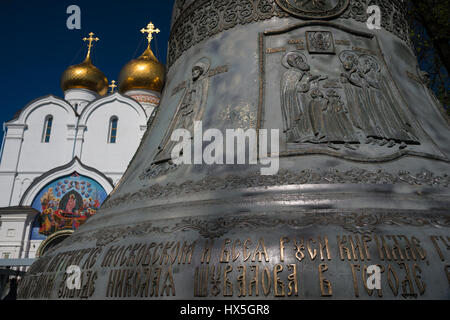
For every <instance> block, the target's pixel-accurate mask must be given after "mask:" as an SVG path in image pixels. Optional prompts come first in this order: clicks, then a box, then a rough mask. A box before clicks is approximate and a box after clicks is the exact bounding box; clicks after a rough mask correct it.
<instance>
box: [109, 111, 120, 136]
mask: <svg viewBox="0 0 450 320" xmlns="http://www.w3.org/2000/svg"><path fill="white" fill-rule="evenodd" d="M118 122H119V118H117V117H116V116H114V117H111V119H110V120H109V137H108V141H109V143H116V141H117V124H118Z"/></svg>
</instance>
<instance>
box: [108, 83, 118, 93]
mask: <svg viewBox="0 0 450 320" xmlns="http://www.w3.org/2000/svg"><path fill="white" fill-rule="evenodd" d="M109 87H110V88H111V92H110V93H114V89H115V88H117V85H116V81H115V80H113V81H111V84H110V85H109Z"/></svg>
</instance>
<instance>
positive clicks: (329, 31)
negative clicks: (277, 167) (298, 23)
mask: <svg viewBox="0 0 450 320" xmlns="http://www.w3.org/2000/svg"><path fill="white" fill-rule="evenodd" d="M290 29H291V28H289V29H287V30H290ZM272 31H273V32H272ZM292 39H305V42H306V44H307V46H306V48H302V47H299V46H298V44H296V43H295V41H293V40H292ZM335 39H339V41H340V43H343V42H345V43H346V44H349V45H346V46H341V45H336V43H335ZM260 41H261V42H262V43H261V44H262V46H261V52H260V55H264V59H263V60H262V61H264V63H263V64H261V69H260V76H261V96H260V112H261V114H260V119H261V121H260V123H259V127H260V128H268V129H276V128H279V129H282V132H280V137H281V138H280V141H281V145H280V151H281V154H282V155H293V154H329V155H333V156H339V157H343V158H346V159H350V160H361V161H385V160H391V159H395V158H398V157H401V156H403V155H405V154H411V155H415V156H424V157H429V158H434V159H441V160H445V161H448V159H447V158H446V157H445V156H444V155H443V154H442V153H441V152H440V151H439V149H438V147H437V146H436V145H435V144H434V143H433V141H431V140H430V138H429V137H428V135H427V134H426V133H425V131H424V130H423V129H422V127H421V125H420V119H415V118H414V116H413V114H412V113H411V111H410V107H409V106H408V105H407V103H406V101H405V99H404V98H403V97H402V95H401V93H400V90H399V89H398V87H397V85H396V84H395V83H394V81H393V79H392V77H391V74H390V72H389V70H388V67H387V65H386V63H385V61H384V59H383V54H382V52H381V50H380V48H379V46H378V42H377V39H376V38H375V36H373V35H370V34H361V33H358V34H356V33H354V32H352V31H351V30H350V29H348V28H345V27H344V28H342V29H337V28H334V27H332V26H329V27H328V26H323V25H321V26H320V28H319V27H317V26H309V27H302V28H298V29H294V30H292V31H288V32H284V33H283V32H282V31H281V32H280V30H269V31H266V32H265V33H264V34H263V36H262V38H261V40H260ZM280 43H283V44H284V47H285V48H286V50H284V51H279V52H275V53H270V54H269V52H271V51H270V48H273V47H279V45H280Z"/></svg>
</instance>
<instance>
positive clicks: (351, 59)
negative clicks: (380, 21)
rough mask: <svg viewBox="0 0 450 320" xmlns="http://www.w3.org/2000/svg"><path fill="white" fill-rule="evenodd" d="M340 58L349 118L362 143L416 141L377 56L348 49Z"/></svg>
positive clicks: (416, 142) (382, 143)
mask: <svg viewBox="0 0 450 320" xmlns="http://www.w3.org/2000/svg"><path fill="white" fill-rule="evenodd" d="M340 60H341V62H342V68H343V73H342V78H343V82H344V83H346V85H345V93H346V96H347V102H348V109H349V114H350V119H351V121H352V123H353V125H354V126H355V127H356V128H358V129H360V130H361V131H362V133H363V134H364V135H365V137H366V140H365V142H366V143H372V144H377V145H380V146H387V147H389V148H392V147H394V146H395V145H397V144H399V145H400V148H405V147H407V144H419V141H418V139H417V137H416V136H415V134H414V129H413V127H412V125H411V123H410V121H409V119H408V117H407V115H406V114H405V113H404V111H403V109H402V103H401V101H400V98H399V94H398V93H396V92H395V91H394V90H393V88H392V87H391V86H390V85H389V84H388V82H387V80H386V78H385V76H384V75H383V73H382V72H381V67H380V64H379V63H378V61H377V59H376V58H375V57H373V56H371V55H367V54H363V55H358V54H357V53H355V52H353V51H349V50H347V51H343V52H342V53H341V54H340Z"/></svg>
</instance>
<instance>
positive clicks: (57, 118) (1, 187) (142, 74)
mask: <svg viewBox="0 0 450 320" xmlns="http://www.w3.org/2000/svg"><path fill="white" fill-rule="evenodd" d="M142 31H143V32H146V33H148V40H149V41H148V47H147V49H146V50H145V52H144V53H143V54H142V55H141V56H140V57H139V58H137V59H134V60H132V61H130V62H129V63H127V64H126V65H125V66H124V67H123V69H122V71H121V73H120V75H119V82H118V86H116V85H115V81H113V82H112V84H111V85H108V84H109V83H108V80H107V78H106V77H105V75H104V74H103V73H102V72H101V71H100V70H99V69H98V68H97V67H95V66H94V65H93V64H92V62H91V48H92V47H93V44H94V43H95V41H98V40H99V39H98V38H94V37H93V35H94V34H93V33H90V34H89V38H84V39H83V40H84V41H87V43H88V52H87V55H86V58H85V60H84V61H83V62H82V63H80V64H78V65H75V66H70V67H68V68H67V69H66V70H65V71H64V72H63V74H62V77H61V88H62V90H63V92H64V97H63V98H59V97H56V96H53V95H48V96H44V97H42V98H38V99H36V100H33V101H31V102H30V103H28V104H27V105H26V106H25V107H23V108H22V109H20V110H18V111H17V113H16V115H15V116H14V118H13V119H11V120H10V121H8V122H6V123H4V125H3V130H4V139H3V142H2V146H1V153H0V156H1V160H0V161H1V162H0V261H3V264H5V263H4V262H5V261H7V260H6V259H12V260H11V261H13V260H16V261H19V260H17V259H22V260H23V259H29V258H35V257H36V256H39V255H40V254H42V253H43V252H45V250H46V249H48V248H49V247H51V246H53V245H55V244H57V243H58V242H59V241H61V240H62V239H63V238H65V237H67V236H68V235H70V234H71V233H72V232H73V231H74V230H76V229H77V228H78V227H79V226H80V225H81V224H83V223H84V222H85V221H86V219H88V218H89V217H90V216H92V215H94V214H96V211H97V209H98V208H99V207H100V206H101V204H102V202H103V201H104V200H105V198H106V197H107V195H108V194H109V193H110V192H111V191H112V190H113V189H114V187H115V186H116V185H117V184H118V183H119V180H120V179H121V177H122V175H123V174H124V172H125V170H126V168H127V166H128V163H129V162H130V160H131V159H132V157H133V155H134V153H135V152H136V150H137V148H138V146H139V143H140V140H141V138H142V136H143V134H144V132H145V131H146V129H147V125H149V124H150V123H151V121H152V119H153V116H154V113H155V111H156V108H157V106H158V105H159V100H160V93H161V91H162V88H163V85H164V77H165V70H164V66H163V65H162V64H161V63H159V62H158V60H157V59H156V58H155V56H154V54H153V52H152V50H151V46H150V42H151V40H152V34H153V33H155V32H156V33H157V32H159V30H158V29H154V26H153V25H152V24H149V26H148V28H147V29H143V30H142ZM116 87H118V89H119V90H118V92H114V90H115V88H116ZM108 91H109V92H108ZM12 265H14V264H12ZM0 267H1V265H0Z"/></svg>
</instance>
